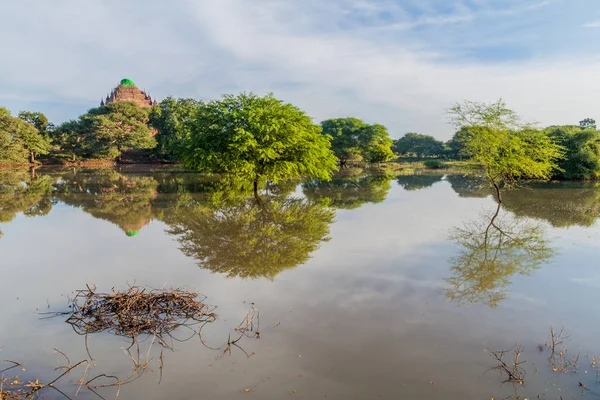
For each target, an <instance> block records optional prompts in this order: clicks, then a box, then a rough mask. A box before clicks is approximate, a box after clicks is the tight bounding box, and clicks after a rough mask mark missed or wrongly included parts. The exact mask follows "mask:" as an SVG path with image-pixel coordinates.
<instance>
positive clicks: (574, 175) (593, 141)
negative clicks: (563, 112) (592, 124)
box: [544, 126, 600, 179]
mask: <svg viewBox="0 0 600 400" xmlns="http://www.w3.org/2000/svg"><path fill="white" fill-rule="evenodd" d="M544 132H545V133H546V134H547V135H548V136H550V138H552V139H553V140H554V141H555V142H556V143H558V144H559V145H561V146H562V147H563V148H564V150H565V154H564V156H563V157H562V158H561V159H560V160H559V162H558V168H557V169H556V170H555V171H554V175H555V176H556V177H557V178H564V179H592V178H597V177H600V133H599V132H598V131H597V130H596V129H595V128H584V129H581V128H580V127H578V126H553V127H549V128H546V129H545V131H544Z"/></svg>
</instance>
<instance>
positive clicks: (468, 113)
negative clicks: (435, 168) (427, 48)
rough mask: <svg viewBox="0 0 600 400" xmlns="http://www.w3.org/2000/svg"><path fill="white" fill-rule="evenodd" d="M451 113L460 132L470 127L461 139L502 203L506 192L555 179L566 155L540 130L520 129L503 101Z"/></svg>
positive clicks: (460, 106)
mask: <svg viewBox="0 0 600 400" xmlns="http://www.w3.org/2000/svg"><path fill="white" fill-rule="evenodd" d="M449 112H450V117H451V120H452V121H453V123H455V124H456V127H457V128H459V129H461V128H463V127H465V126H466V127H468V130H467V131H466V132H465V135H464V136H463V137H462V138H461V142H462V143H463V145H464V151H465V153H466V154H468V155H469V156H471V157H472V160H473V161H474V162H476V163H478V164H480V165H481V173H482V175H483V176H485V177H486V178H487V180H488V181H489V182H490V184H491V185H492V186H493V187H494V188H495V189H496V192H497V196H498V199H499V200H500V201H501V194H500V190H501V189H502V188H510V187H514V186H515V185H517V184H518V183H519V182H520V181H522V180H524V179H541V180H545V179H549V178H550V177H551V176H552V171H553V170H554V169H555V168H556V167H557V160H558V159H559V158H560V157H561V155H562V150H561V148H560V146H558V145H557V144H555V143H554V142H553V141H552V140H551V139H550V138H549V137H548V136H547V135H545V134H544V133H543V132H541V131H539V130H537V129H534V128H531V127H527V126H524V127H521V126H519V125H518V120H519V119H518V117H517V116H516V114H515V113H514V112H513V111H512V110H509V109H508V108H506V105H505V104H504V102H503V101H502V100H499V101H497V102H495V103H491V104H486V103H474V102H465V103H464V104H456V105H455V106H454V107H452V108H451V109H450V110H449Z"/></svg>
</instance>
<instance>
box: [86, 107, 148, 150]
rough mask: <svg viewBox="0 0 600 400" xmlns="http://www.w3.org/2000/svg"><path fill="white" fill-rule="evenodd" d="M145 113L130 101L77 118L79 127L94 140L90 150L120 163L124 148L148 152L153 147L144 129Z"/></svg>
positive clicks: (146, 120) (146, 122) (146, 114)
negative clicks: (79, 123) (80, 124)
mask: <svg viewBox="0 0 600 400" xmlns="http://www.w3.org/2000/svg"><path fill="white" fill-rule="evenodd" d="M148 114H149V110H148V109H144V108H140V107H138V106H137V105H136V104H135V103H131V102H118V103H109V104H107V105H105V106H102V107H98V108H93V109H91V110H89V111H88V113H87V114H86V115H84V116H82V117H81V120H82V123H83V127H84V129H86V130H89V132H88V133H90V134H91V135H93V137H94V138H95V143H94V147H93V148H91V149H90V150H91V151H92V152H93V153H94V155H96V156H100V157H107V158H116V159H117V160H118V161H120V160H121V154H122V152H123V150H125V149H127V148H138V149H150V148H153V147H154V146H155V145H156V140H155V139H154V137H153V136H152V129H151V128H150V127H149V126H148Z"/></svg>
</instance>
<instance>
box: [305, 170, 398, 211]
mask: <svg viewBox="0 0 600 400" xmlns="http://www.w3.org/2000/svg"><path fill="white" fill-rule="evenodd" d="M391 179H392V176H391V175H388V174H385V173H371V172H364V171H362V170H361V169H356V170H352V169H350V170H344V172H340V173H338V174H336V175H335V176H334V177H333V179H332V180H331V181H330V182H321V181H318V180H312V181H308V182H305V183H303V184H302V191H303V193H304V195H305V196H306V197H307V198H308V199H310V200H312V201H314V202H319V203H321V204H326V205H328V206H329V207H332V208H340V209H346V210H350V209H354V208H358V207H360V206H362V205H363V204H366V203H380V202H382V201H384V200H385V198H386V197H387V194H388V192H389V191H390V189H391V187H392V185H391V182H390V181H391Z"/></svg>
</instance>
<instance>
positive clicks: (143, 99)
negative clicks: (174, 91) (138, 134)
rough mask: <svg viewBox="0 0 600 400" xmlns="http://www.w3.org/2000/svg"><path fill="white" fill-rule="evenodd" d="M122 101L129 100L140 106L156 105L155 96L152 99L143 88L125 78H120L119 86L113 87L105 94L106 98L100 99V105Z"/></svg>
mask: <svg viewBox="0 0 600 400" xmlns="http://www.w3.org/2000/svg"><path fill="white" fill-rule="evenodd" d="M122 101H130V102H132V103H135V104H137V105H138V106H139V107H142V108H144V107H152V106H153V105H156V98H154V99H152V97H151V96H150V95H149V94H148V93H146V91H145V90H140V89H138V88H137V86H135V83H133V81H132V80H131V79H127V78H125V79H121V82H120V83H119V86H117V87H116V88H114V89H113V90H112V92H110V94H108V95H107V96H106V99H102V100H101V101H100V106H104V105H106V104H109V103H119V102H122Z"/></svg>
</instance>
